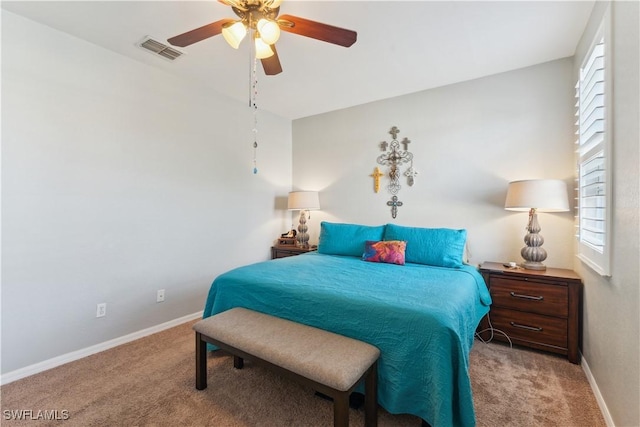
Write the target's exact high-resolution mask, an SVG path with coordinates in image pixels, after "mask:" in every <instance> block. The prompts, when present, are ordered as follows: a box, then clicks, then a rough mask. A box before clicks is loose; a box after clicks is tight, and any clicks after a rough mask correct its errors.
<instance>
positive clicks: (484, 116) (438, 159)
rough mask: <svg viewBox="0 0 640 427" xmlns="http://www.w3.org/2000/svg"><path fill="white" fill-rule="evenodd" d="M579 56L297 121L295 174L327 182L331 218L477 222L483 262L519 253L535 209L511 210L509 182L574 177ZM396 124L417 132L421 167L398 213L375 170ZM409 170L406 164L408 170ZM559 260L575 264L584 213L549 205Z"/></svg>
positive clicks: (413, 135) (316, 217) (551, 240)
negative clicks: (576, 217) (576, 234)
mask: <svg viewBox="0 0 640 427" xmlns="http://www.w3.org/2000/svg"><path fill="white" fill-rule="evenodd" d="M571 72H572V61H571V59H561V60H556V61H553V62H549V63H545V64H540V65H536V66H533V67H528V68H524V69H520V70H516V71H511V72H507V73H503V74H498V75H493V76H489V77H485V78H481V79H477V80H472V81H468V82H464V83H460V84H455V85H451V86H445V87H441V88H438V89H432V90H427V91H424V92H418V93H414V94H410V95H406V96H401V97H397V98H392V99H387V100H383V101H378V102H374V103H370V104H366V105H362V106H358V107H354V108H349V109H345V110H341V111H335V112H331V113H327V114H322V115H318V116H313V117H308V118H304V119H300V120H295V121H294V123H293V140H294V144H293V183H294V187H296V188H298V189H301V190H319V191H320V192H321V194H320V202H321V205H322V210H321V211H318V212H317V213H315V212H314V214H313V218H312V221H311V222H310V223H309V226H310V230H311V231H310V234H311V240H314V239H317V233H318V224H319V222H320V221H321V220H329V221H343V222H356V223H365V224H385V223H387V222H393V223H396V224H402V225H412V226H422V227H454V228H467V229H468V232H469V238H468V245H469V250H470V255H471V262H473V263H480V262H483V261H491V260H495V261H509V260H514V261H519V260H521V258H520V248H521V247H522V246H524V243H523V240H522V239H523V237H524V234H525V230H524V228H525V226H526V223H527V219H528V215H527V213H524V212H508V211H505V210H504V200H505V196H506V191H507V184H508V182H509V181H512V180H517V179H528V178H557V179H563V180H566V181H567V183H568V184H572V182H573V174H574V164H573V150H574V148H573V141H574V135H573V127H572V121H573V103H574V101H573V85H572V83H571ZM392 126H397V127H398V128H399V129H400V134H399V135H398V137H399V139H400V140H401V139H402V138H404V137H407V138H409V139H410V140H411V141H412V142H411V144H410V146H409V147H410V151H411V152H413V155H414V167H415V169H417V170H418V172H419V175H418V176H417V178H416V183H415V185H414V186H413V187H409V186H408V185H407V184H406V180H404V179H403V180H401V182H402V189H401V190H400V192H399V193H398V196H399V199H400V200H401V201H402V202H403V203H404V205H403V206H402V207H400V208H399V210H398V216H397V218H396V219H395V220H394V219H392V217H391V213H390V209H389V207H388V206H387V205H386V202H387V201H388V200H389V199H390V196H391V195H390V194H389V193H388V192H387V190H386V189H385V186H386V183H387V181H385V180H384V179H383V181H382V183H381V184H382V188H381V191H380V193H378V194H375V193H374V191H373V179H372V178H371V177H370V176H369V175H370V174H371V173H372V172H373V168H374V167H375V166H376V158H377V157H378V155H380V154H381V150H380V148H379V143H380V142H381V141H383V140H386V141H390V140H391V137H390V135H389V133H388V131H389V129H390V128H391V127H392ZM403 170H404V169H403ZM539 219H540V223H541V226H542V235H543V236H544V237H545V243H544V247H545V248H546V249H547V251H548V253H549V258H548V260H547V263H548V264H549V265H552V266H556V267H567V268H571V267H572V265H573V240H574V238H573V215H572V213H571V212H567V213H558V214H540V218H539Z"/></svg>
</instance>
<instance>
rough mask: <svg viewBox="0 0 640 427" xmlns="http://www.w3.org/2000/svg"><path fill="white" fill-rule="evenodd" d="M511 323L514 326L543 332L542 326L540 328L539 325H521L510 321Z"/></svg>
mask: <svg viewBox="0 0 640 427" xmlns="http://www.w3.org/2000/svg"><path fill="white" fill-rule="evenodd" d="M509 323H511V326H513V327H514V328H520V329H526V330H527V331H534V332H542V328H539V327H537V326H527V325H521V324H519V323H516V322H509Z"/></svg>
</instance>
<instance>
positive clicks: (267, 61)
mask: <svg viewBox="0 0 640 427" xmlns="http://www.w3.org/2000/svg"><path fill="white" fill-rule="evenodd" d="M218 1H219V2H220V3H223V4H225V5H227V6H231V8H232V9H233V11H234V12H235V14H236V15H237V16H238V17H239V18H240V19H239V20H234V19H229V18H227V19H221V20H219V21H216V22H212V23H211V24H207V25H204V26H202V27H200V28H196V29H194V30H191V31H187V32H186V33H183V34H179V35H177V36H175V37H171V38H170V39H168V40H167V41H168V42H169V43H171V44H172V45H174V46H179V47H185V46H189V45H191V44H193V43H197V42H199V41H202V40H205V39H208V38H209V37H213V36H217V35H218V34H220V33H222V35H223V37H224V38H225V40H226V41H227V43H229V45H231V47H233V48H234V49H237V48H238V46H239V45H240V42H241V41H242V40H243V39H244V37H245V36H246V34H247V32H252V33H253V38H254V46H255V53H256V58H258V59H260V61H261V62H262V67H263V68H264V72H265V74H266V75H268V76H273V75H276V74H279V73H281V72H282V66H281V64H280V59H279V58H278V53H277V52H276V46H275V43H276V42H277V41H278V38H279V37H280V30H282V31H286V32H288V33H293V34H299V35H301V36H306V37H310V38H312V39H316V40H321V41H324V42H327V43H332V44H336V45H339V46H344V47H349V46H351V45H352V44H354V43H355V42H356V39H357V36H358V34H357V33H356V32H355V31H351V30H347V29H344V28H339V27H334V26H333V25H327V24H322V23H320V22H315V21H311V20H308V19H305V18H300V17H297V16H292V15H282V16H280V17H278V14H279V13H280V4H281V3H282V0H218ZM249 30H250V31H249Z"/></svg>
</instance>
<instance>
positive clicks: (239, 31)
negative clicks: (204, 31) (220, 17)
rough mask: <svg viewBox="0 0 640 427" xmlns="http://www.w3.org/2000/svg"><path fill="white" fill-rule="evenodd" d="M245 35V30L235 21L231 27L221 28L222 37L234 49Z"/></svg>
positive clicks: (242, 25)
mask: <svg viewBox="0 0 640 427" xmlns="http://www.w3.org/2000/svg"><path fill="white" fill-rule="evenodd" d="M246 35H247V28H246V27H245V26H244V24H243V23H242V22H241V21H236V22H234V23H233V24H231V25H223V26H222V36H223V37H224V39H225V40H226V41H227V43H229V46H231V47H232V48H234V49H237V48H238V46H240V42H241V41H242V39H244V36H246Z"/></svg>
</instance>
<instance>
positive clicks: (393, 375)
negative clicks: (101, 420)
mask: <svg viewBox="0 0 640 427" xmlns="http://www.w3.org/2000/svg"><path fill="white" fill-rule="evenodd" d="M490 303H491V297H490V296H489V293H488V291H487V289H486V286H485V284H484V281H483V279H482V276H480V274H479V273H478V272H477V271H476V269H474V268H473V267H469V266H465V267H462V268H444V267H431V266H426V265H420V264H405V265H404V266H399V265H391V264H381V263H371V262H365V261H362V260H360V259H359V258H356V257H347V256H335V255H323V254H318V253H315V252H311V253H307V254H305V255H300V256H296V257H289V258H282V259H277V260H273V261H266V262H260V263H257V264H252V265H248V266H244V267H240V268H236V269H234V270H231V271H229V272H227V273H224V274H222V275H220V276H218V277H217V278H216V279H215V281H214V282H213V284H212V286H211V289H210V291H209V296H208V298H207V302H206V306H205V310H204V317H208V316H211V315H213V314H216V313H219V312H222V311H225V310H228V309H230V308H233V307H246V308H249V309H253V310H256V311H260V312H263V313H268V314H271V315H274V316H278V317H282V318H285V319H290V320H293V321H296V322H299V323H304V324H307V325H311V326H315V327H318V328H322V329H325V330H329V331H333V332H336V333H338V334H342V335H346V336H348V337H352V338H355V339H358V340H361V341H365V342H368V343H371V344H373V345H375V346H377V347H378V348H379V349H380V351H381V356H380V361H379V374H378V375H379V377H378V378H379V379H378V403H379V404H380V405H381V406H382V407H383V408H385V409H386V410H387V411H388V412H390V413H394V414H402V413H408V414H413V415H416V416H418V417H420V418H422V419H424V420H425V421H427V422H428V423H430V424H431V425H432V426H434V427H439V426H471V425H475V415H474V410H473V399H472V394H471V382H470V379H469V352H470V350H471V346H472V345H473V337H474V332H475V329H476V327H477V325H478V323H479V321H480V319H481V318H482V317H483V316H484V315H485V314H486V313H487V312H488V310H489V307H488V305H489V304H490Z"/></svg>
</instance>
